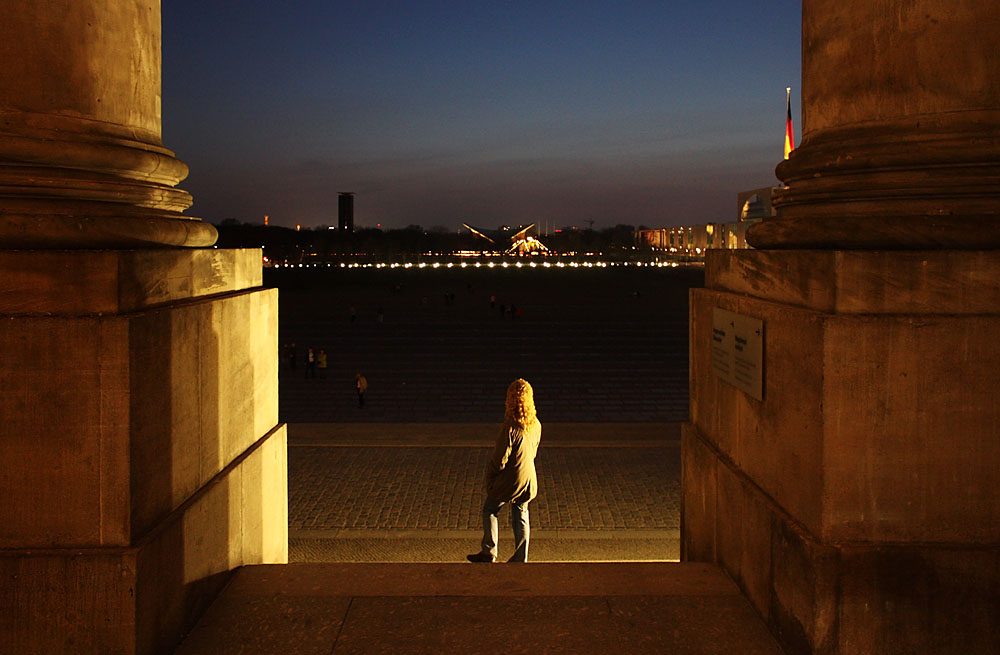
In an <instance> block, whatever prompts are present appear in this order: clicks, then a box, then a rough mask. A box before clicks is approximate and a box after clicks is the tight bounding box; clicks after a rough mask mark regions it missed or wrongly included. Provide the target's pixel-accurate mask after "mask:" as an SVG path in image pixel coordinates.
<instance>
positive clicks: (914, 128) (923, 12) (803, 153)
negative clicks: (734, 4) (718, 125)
mask: <svg viewBox="0 0 1000 655" xmlns="http://www.w3.org/2000/svg"><path fill="white" fill-rule="evenodd" d="M802 4H803V6H802V13H803V21H802V25H803V27H802V109H803V121H802V122H803V136H802V142H801V144H800V147H799V148H797V149H796V150H794V151H792V153H791V156H790V157H789V159H788V160H786V161H784V162H782V163H781V164H779V165H778V168H777V175H778V177H779V178H780V179H781V180H782V181H784V182H785V184H786V185H787V188H786V189H784V190H782V191H781V192H779V193H778V194H777V196H776V198H775V203H774V204H775V207H776V208H777V210H778V216H777V217H776V218H774V219H771V220H768V221H765V222H763V223H761V224H760V225H757V226H755V227H754V228H753V229H752V230H751V232H750V235H748V238H747V240H748V241H749V242H750V243H751V244H752V245H754V246H755V247H758V248H841V249H938V248H950V249H973V250H984V249H995V248H1000V49H998V48H997V47H996V35H997V34H1000V12H997V11H996V7H994V6H992V5H991V4H990V3H983V2H980V1H979V0H953V1H952V2H940V1H939V0H878V1H876V2H873V1H872V0H842V1H841V2H826V1H817V0H804V2H803V3H802Z"/></svg>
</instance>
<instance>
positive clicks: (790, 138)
mask: <svg viewBox="0 0 1000 655" xmlns="http://www.w3.org/2000/svg"><path fill="white" fill-rule="evenodd" d="M785 111H786V118H785V159H788V153H790V152H791V151H792V150H794V149H795V134H794V132H793V131H792V87H790V86H786V87H785Z"/></svg>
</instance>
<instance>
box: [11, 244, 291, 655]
mask: <svg viewBox="0 0 1000 655" xmlns="http://www.w3.org/2000/svg"><path fill="white" fill-rule="evenodd" d="M259 256H260V255H259V252H258V251H254V250H246V251H218V250H208V251H157V252H153V253H141V252H137V251H119V252H111V251H104V252H86V251H83V252H46V253H38V256H37V257H31V254H30V253H27V252H24V251H21V252H17V251H14V252H7V253H0V270H2V271H3V272H4V273H6V275H5V276H4V280H5V282H4V284H3V286H0V305H2V304H3V303H6V304H5V305H2V306H3V309H4V310H5V311H6V315H5V316H4V317H3V321H2V322H0V413H2V415H3V416H4V421H3V423H2V424H0V465H2V467H3V468H2V471H3V475H0V495H2V497H4V498H5V499H6V502H5V503H3V505H2V506H0V548H2V550H0V568H2V570H3V573H4V580H5V584H4V585H3V586H2V587H0V595H2V596H3V598H2V600H3V601H4V602H3V603H2V604H3V606H4V607H9V608H11V611H10V612H4V613H2V615H0V642H2V643H10V644H11V645H12V646H13V652H19V653H21V652H23V653H34V652H39V653H41V652H70V651H72V652H102V653H105V652H123V653H126V652H127V653H133V652H141V653H151V652H170V651H171V649H172V647H173V644H175V643H176V641H177V640H178V639H179V637H180V635H181V633H182V631H183V630H184V629H185V627H187V626H189V625H190V624H191V622H192V621H193V620H194V618H196V616H197V614H198V613H199V612H200V610H201V609H203V608H204V606H205V605H206V604H207V603H208V602H209V601H210V600H211V598H212V597H213V596H214V594H215V593H216V592H217V590H218V589H219V588H220V587H221V585H222V584H224V582H225V580H226V578H227V576H228V574H229V572H230V571H232V570H233V569H234V568H236V567H239V566H241V565H244V564H254V563H263V562H284V561H287V483H286V457H285V445H286V437H285V431H284V427H283V426H279V425H278V424H277V419H278V416H277V392H278V389H277V291H275V290H264V289H260V288H253V287H254V286H257V287H259V284H260V264H259ZM39 262H44V263H45V264H47V265H48V266H49V268H45V269H39V267H38V265H39ZM255 265H256V268H254V266H255ZM60 279H61V280H63V281H65V282H66V285H67V286H69V287H71V288H73V289H75V290H76V291H77V293H76V294H73V295H69V296H67V295H66V294H65V293H64V291H65V286H64V285H62V284H60V283H59V282H60ZM18 281H20V284H18ZM29 284H36V289H37V290H38V293H37V294H35V295H34V296H31V295H30V294H28V293H26V291H25V288H26V285H29ZM88 306H89V307H90V308H92V309H93V311H89V312H88V311H86V310H87V308H88ZM8 583H9V584H8ZM102 626H104V627H102ZM105 628H106V630H105ZM91 643H92V644H93V648H90V647H89V646H88V647H83V646H81V644H91Z"/></svg>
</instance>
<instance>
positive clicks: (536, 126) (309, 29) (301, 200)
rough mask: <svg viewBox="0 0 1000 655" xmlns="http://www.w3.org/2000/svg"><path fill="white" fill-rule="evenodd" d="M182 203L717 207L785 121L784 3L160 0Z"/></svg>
mask: <svg viewBox="0 0 1000 655" xmlns="http://www.w3.org/2000/svg"><path fill="white" fill-rule="evenodd" d="M162 11H163V138H164V143H165V145H166V146H167V147H168V148H171V149H172V150H174V151H175V152H176V153H177V156H178V157H180V158H181V159H182V160H184V161H185V162H187V163H188V164H189V165H190V167H191V175H190V176H189V178H188V179H187V180H186V181H185V182H183V183H182V185H181V186H182V187H183V188H185V189H187V190H188V191H190V192H191V193H192V194H193V195H194V200H195V204H194V206H193V207H192V208H191V209H190V210H189V211H188V213H190V214H191V215H193V216H199V217H201V218H204V219H206V220H210V221H214V222H217V221H219V220H222V219H224V218H237V219H239V220H244V221H262V220H263V216H264V215H265V214H269V215H270V216H271V221H272V224H282V225H289V226H294V225H295V224H297V223H301V224H302V225H303V226H304V227H305V226H313V225H319V224H330V223H336V206H337V203H336V196H337V192H338V191H354V192H356V193H357V198H356V200H355V219H356V223H357V224H358V225H360V226H374V225H375V224H376V223H381V224H382V225H383V227H403V226H405V225H408V224H412V223H415V224H419V225H423V226H424V227H425V228H429V227H432V226H437V225H440V226H444V227H446V228H448V229H458V227H459V225H460V224H461V223H462V222H463V221H466V222H470V223H474V224H481V225H484V226H495V225H499V224H502V223H509V224H516V223H527V222H538V223H539V224H540V225H541V224H543V223H544V222H545V221H549V223H550V225H551V224H555V225H556V226H560V227H561V226H566V225H573V224H575V225H581V226H582V225H584V224H585V221H588V220H593V221H594V222H595V227H604V226H611V225H614V224H616V223H627V224H632V225H639V224H644V225H647V226H651V227H663V226H669V225H683V224H694V223H703V222H707V221H713V220H733V217H734V216H735V213H736V193H737V192H738V191H742V190H746V189H750V188H755V187H760V186H767V185H770V184H772V183H775V182H776V180H775V178H774V166H775V165H776V164H777V163H778V161H779V160H780V159H781V155H782V146H783V139H784V116H785V87H786V86H792V87H793V88H792V109H793V116H794V117H795V122H796V125H795V127H796V133H798V130H799V127H800V126H799V124H798V123H799V120H798V117H799V101H798V86H799V79H800V43H801V38H800V33H801V28H800V20H801V8H800V3H799V2H798V1H796V0H760V1H757V2H747V1H746V0H702V1H700V2H690V1H679V0H660V1H659V2H628V1H621V0H620V1H619V2H587V1H586V0H577V1H576V2H546V1H544V0H536V1H534V2H501V1H498V0H497V1H493V2H480V1H476V0H469V1H456V2H379V1H378V0H366V1H363V2H340V1H335V0H326V1H321V0H299V1H290V2H273V1H271V0H267V1H264V0H240V1H236V0H166V1H165V2H163V9H162Z"/></svg>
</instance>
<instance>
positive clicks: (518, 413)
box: [504, 378, 537, 428]
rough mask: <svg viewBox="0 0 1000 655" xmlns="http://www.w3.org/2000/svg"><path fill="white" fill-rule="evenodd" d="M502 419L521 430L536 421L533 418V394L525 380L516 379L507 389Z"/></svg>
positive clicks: (534, 417)
mask: <svg viewBox="0 0 1000 655" xmlns="http://www.w3.org/2000/svg"><path fill="white" fill-rule="evenodd" d="M504 418H506V420H507V421H508V422H510V423H513V424H515V425H518V426H520V427H522V428H526V427H528V426H530V425H531V424H532V423H534V422H535V421H536V420H537V417H536V416H535V394H534V391H532V389H531V385H530V384H528V382H527V380H522V379H521V378H518V379H516V380H514V381H513V382H511V383H510V386H508V387H507V404H506V407H505V411H504Z"/></svg>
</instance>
